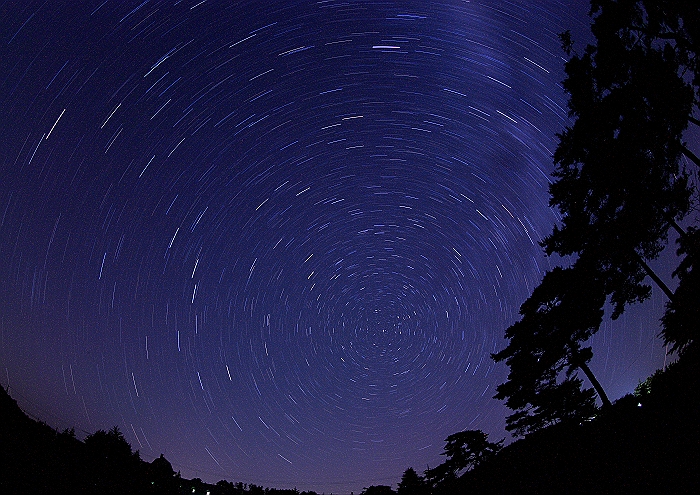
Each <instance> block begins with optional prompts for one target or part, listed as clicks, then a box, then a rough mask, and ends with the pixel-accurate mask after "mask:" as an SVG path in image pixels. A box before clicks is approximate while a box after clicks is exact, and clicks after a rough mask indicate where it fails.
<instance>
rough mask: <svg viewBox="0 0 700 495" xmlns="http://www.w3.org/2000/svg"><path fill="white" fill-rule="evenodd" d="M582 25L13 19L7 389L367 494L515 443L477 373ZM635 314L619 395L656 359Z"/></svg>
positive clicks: (648, 323) (38, 405)
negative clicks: (468, 446)
mask: <svg viewBox="0 0 700 495" xmlns="http://www.w3.org/2000/svg"><path fill="white" fill-rule="evenodd" d="M586 10H587V5H586V4H585V2H577V3H576V4H574V5H571V4H570V3H569V2H559V1H547V2H538V3H537V4H536V5H535V4H533V2H525V1H514V2H506V1H500V0H483V1H472V2H466V1H446V2H399V1H395V2H394V1H366V2H365V1H357V2H356V1H350V2H347V1H345V2H344V1H335V0H324V1H318V2H256V1H247V2H243V1H241V2H217V1H211V0H209V1H206V0H205V1H197V0H191V1H169V2H165V1H155V0H151V1H149V0H146V1H145V2H143V3H141V2H140V1H137V2H115V1H111V0H107V1H104V2H102V1H100V2H94V3H90V2H75V3H72V2H59V3H55V2H45V3H42V2H7V3H5V4H4V5H3V6H2V14H1V16H2V18H3V23H2V26H0V67H1V69H0V74H1V78H2V80H1V81H0V116H1V118H0V150H2V151H1V157H0V160H2V162H1V164H0V253H2V259H0V280H1V281H2V289H1V291H0V304H1V308H2V316H1V317H0V318H1V320H0V327H1V330H2V347H1V351H0V363H2V367H3V370H2V371H3V373H2V375H3V377H2V381H3V384H4V386H9V387H10V393H11V394H13V395H14V396H15V397H17V398H18V400H19V402H20V404H21V405H23V407H25V409H27V410H29V411H31V412H32V413H33V414H35V415H37V416H40V417H41V418H42V419H43V420H45V421H47V422H48V423H49V424H52V425H54V426H56V427H60V428H64V427H68V426H75V427H76V428H78V429H79V430H82V431H86V432H92V431H95V430H96V429H98V428H99V429H107V428H111V427H112V426H114V425H117V426H119V428H120V429H121V431H122V432H123V433H124V434H125V436H126V438H127V439H128V440H129V442H130V443H131V444H132V446H133V447H134V448H136V449H139V450H140V452H141V454H142V457H143V458H144V459H146V460H151V459H152V458H153V457H157V456H158V455H159V454H160V453H164V454H165V456H166V457H167V458H168V459H169V460H171V461H172V462H173V464H174V466H175V468H176V469H177V470H180V471H181V472H182V474H183V476H186V477H195V476H196V477H200V478H202V479H204V480H205V481H209V482H215V481H217V480H219V479H228V480H231V481H243V482H246V483H256V484H262V485H265V486H276V487H280V488H283V487H291V486H297V487H298V488H300V489H314V490H317V491H319V492H321V491H325V492H335V493H349V492H350V491H351V490H353V491H356V492H357V491H360V490H361V489H362V487H363V486H369V485H370V484H392V483H396V482H397V481H398V479H399V477H400V474H401V473H402V472H403V470H404V469H406V468H407V467H409V466H414V467H415V468H416V469H417V470H418V471H422V470H423V469H425V467H426V466H427V465H430V466H435V465H436V464H438V463H439V462H441V457H440V456H439V453H440V452H441V450H442V447H443V445H444V443H443V441H444V438H445V437H446V436H447V435H449V434H451V433H454V432H456V431H459V430H462V429H466V428H472V429H476V428H479V429H483V430H485V431H487V432H489V433H491V434H492V435H494V438H495V439H496V438H500V437H503V436H505V434H504V433H503V418H504V416H505V414H506V413H507V411H506V410H505V409H504V408H503V407H502V405H501V404H500V403H498V402H497V401H495V400H493V399H492V396H493V394H494V393H495V391H494V389H495V386H496V385H497V384H498V383H501V382H502V381H503V380H504V378H505V371H506V370H505V369H503V368H502V367H500V366H499V367H496V366H495V365H494V364H493V362H492V360H491V359H490V357H489V356H490V353H492V352H495V351H497V350H499V349H500V348H502V347H503V346H504V345H505V342H504V340H503V332H504V330H505V328H506V327H507V326H508V325H509V324H511V323H512V322H513V321H515V319H516V318H517V310H518V307H519V305H520V304H521V303H522V301H523V300H524V299H525V298H526V297H527V295H528V294H529V293H530V291H531V290H532V289H533V288H534V287H535V286H536V284H537V283H538V282H539V280H540V278H541V277H542V275H543V273H544V271H545V270H546V269H547V268H548V267H549V266H550V265H549V263H550V261H549V260H547V259H545V258H544V256H543V255H542V252H541V248H540V247H539V246H538V241H540V240H541V239H542V237H543V236H544V235H546V234H548V233H549V231H550V229H551V228H552V225H553V224H554V222H555V221H556V219H557V217H556V215H555V212H554V211H552V210H551V209H550V208H549V207H548V193H547V187H548V184H549V173H550V171H551V169H552V164H551V163H552V158H551V157H552V152H553V150H554V148H555V147H556V136H555V133H556V132H558V131H560V130H561V129H562V128H563V126H564V125H566V123H567V116H566V110H565V107H566V99H565V95H564V93H563V91H562V89H561V86H560V81H561V79H562V77H563V72H562V64H563V62H564V59H563V57H562V55H563V54H562V52H561V50H560V48H559V42H558V39H557V33H559V32H561V31H563V30H565V29H572V30H573V31H574V33H575V35H576V36H579V39H582V38H585V30H586V27H587V18H586ZM656 310H657V311H660V302H659V301H656ZM626 318H628V320H626V321H625V322H622V323H620V324H617V323H616V325H617V326H616V327H615V328H616V329H615V331H613V330H612V325H607V326H606V327H605V328H603V329H602V330H601V333H600V334H599V335H598V336H596V339H597V340H596V341H595V342H594V343H595V347H596V349H597V351H596V352H597V354H596V358H595V359H594V362H593V363H592V364H593V367H594V368H597V369H598V370H599V373H600V374H601V378H602V380H601V381H603V382H604V385H607V386H609V387H611V390H610V392H611V393H612V395H613V396H619V395H621V394H622V393H624V392H626V391H629V390H630V388H631V387H633V386H634V385H636V380H637V379H638V378H639V377H643V376H644V375H645V374H648V372H649V371H651V370H653V369H654V368H655V367H657V366H658V364H659V362H660V360H661V361H662V360H663V351H662V350H661V349H659V348H658V347H659V346H658V345H657V343H655V342H654V335H655V333H656V332H657V328H656V326H655V320H654V318H656V316H654V317H649V316H647V315H646V314H644V315H641V316H634V314H632V315H631V316H629V317H626ZM619 328H622V329H623V330H625V331H621V330H619ZM611 354H612V355H613V356H615V359H614V360H613V358H612V357H611Z"/></svg>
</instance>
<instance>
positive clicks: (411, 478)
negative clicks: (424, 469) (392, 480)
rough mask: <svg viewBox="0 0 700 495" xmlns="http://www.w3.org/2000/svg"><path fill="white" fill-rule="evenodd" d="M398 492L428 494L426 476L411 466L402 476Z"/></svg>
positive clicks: (404, 494)
mask: <svg viewBox="0 0 700 495" xmlns="http://www.w3.org/2000/svg"><path fill="white" fill-rule="evenodd" d="M396 492H397V494H398V495H427V494H428V485H427V484H426V482H425V478H423V477H422V476H420V475H419V474H418V473H416V470H415V469H413V468H412V467H410V468H408V469H406V471H404V473H403V476H401V481H400V482H399V486H398V489H397V490H396Z"/></svg>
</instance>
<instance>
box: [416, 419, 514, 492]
mask: <svg viewBox="0 0 700 495" xmlns="http://www.w3.org/2000/svg"><path fill="white" fill-rule="evenodd" d="M445 442H447V443H446V444H445V450H444V451H443V452H442V454H441V455H444V456H447V460H446V461H445V462H443V463H442V464H440V465H438V466H436V467H434V468H432V469H428V470H426V472H425V479H426V481H427V483H428V484H429V485H431V486H436V485H445V484H449V483H451V482H453V481H454V480H456V479H457V477H458V476H459V475H460V474H462V473H463V472H465V471H467V470H470V469H473V468H474V467H476V466H478V465H479V464H481V463H482V462H483V461H484V460H486V459H488V458H489V457H491V456H492V455H494V454H496V453H497V452H498V451H500V450H501V448H503V440H499V441H498V442H489V441H488V434H487V433H484V432H483V431H481V430H465V431H460V432H458V433H453V434H452V435H450V436H449V437H447V438H446V439H445Z"/></svg>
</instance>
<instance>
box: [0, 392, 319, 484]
mask: <svg viewBox="0 0 700 495" xmlns="http://www.w3.org/2000/svg"><path fill="white" fill-rule="evenodd" d="M0 493H2V494H57V493H71V494H84V495H92V494H95V495H96V494H100V495H112V494H113V495H180V494H181V495H184V494H188V495H207V494H209V495H318V494H317V493H316V492H299V490H296V489H276V488H264V487H262V486H258V485H255V484H245V483H240V482H239V483H233V482H230V481H226V480H221V481H219V482H218V483H216V484H209V483H205V482H203V481H202V480H201V479H199V478H194V479H186V478H183V477H182V476H180V473H179V472H177V473H176V472H175V470H174V469H173V467H172V465H171V464H170V462H169V461H168V460H167V459H166V458H165V457H164V456H163V455H162V454H161V456H160V457H158V458H156V459H154V460H153V461H152V462H147V461H145V460H143V459H141V456H140V454H139V452H138V451H133V450H132V448H131V445H130V444H129V443H128V442H127V441H126V439H125V438H124V436H123V435H122V433H121V432H120V431H119V429H118V428H117V427H114V428H112V429H111V430H109V431H104V430H98V431H96V432H94V433H92V434H90V435H88V436H87V437H86V438H85V440H83V441H81V440H79V439H78V438H76V436H75V431H74V430H73V429H68V430H65V431H62V432H59V431H57V430H55V429H53V428H51V427H50V426H48V425H47V424H46V423H43V422H41V421H37V420H34V419H31V418H29V417H28V416H27V415H26V414H25V413H24V412H23V411H22V410H21V409H20V407H19V406H18V405H17V402H16V401H15V400H14V399H13V398H12V397H10V395H9V394H8V392H7V391H6V390H5V389H4V388H3V387H0Z"/></svg>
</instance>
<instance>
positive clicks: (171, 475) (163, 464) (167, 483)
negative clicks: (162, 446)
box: [146, 454, 177, 494]
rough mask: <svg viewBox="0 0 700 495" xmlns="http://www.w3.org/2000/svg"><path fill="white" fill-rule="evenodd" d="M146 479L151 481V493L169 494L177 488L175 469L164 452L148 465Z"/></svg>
mask: <svg viewBox="0 0 700 495" xmlns="http://www.w3.org/2000/svg"><path fill="white" fill-rule="evenodd" d="M146 480H147V481H148V483H150V487H149V488H150V492H151V493H163V494H169V493H173V492H174V491H175V490H176V489H177V479H176V478H175V470H174V469H173V466H172V464H170V461H168V460H167V459H166V458H165V457H164V456H163V454H161V455H160V457H158V458H156V459H153V462H151V463H150V464H149V465H148V466H147V468H146Z"/></svg>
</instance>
